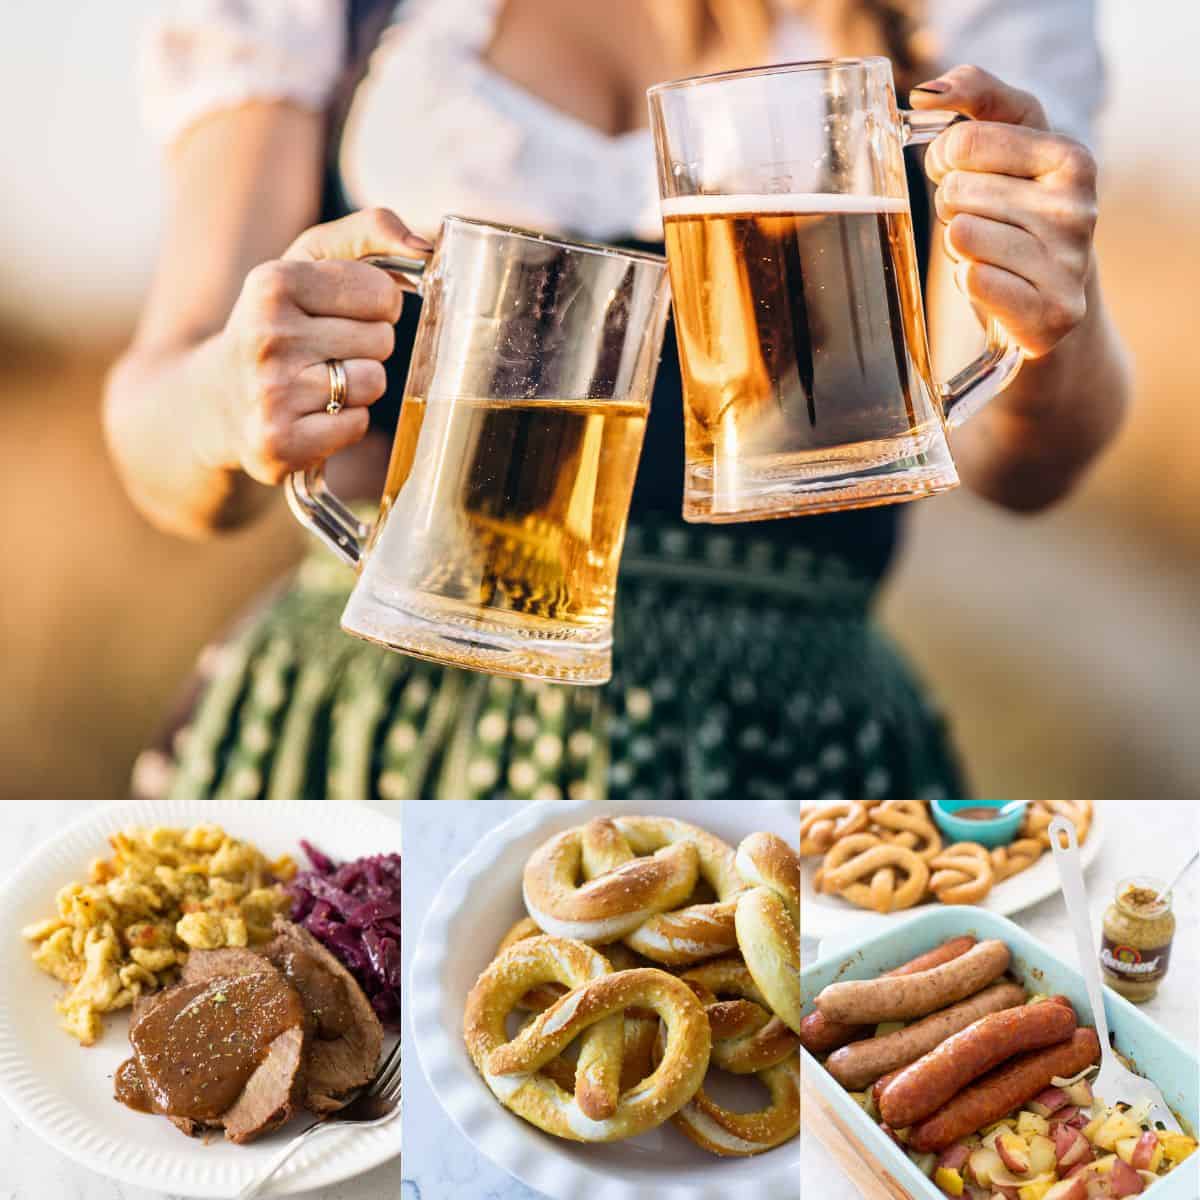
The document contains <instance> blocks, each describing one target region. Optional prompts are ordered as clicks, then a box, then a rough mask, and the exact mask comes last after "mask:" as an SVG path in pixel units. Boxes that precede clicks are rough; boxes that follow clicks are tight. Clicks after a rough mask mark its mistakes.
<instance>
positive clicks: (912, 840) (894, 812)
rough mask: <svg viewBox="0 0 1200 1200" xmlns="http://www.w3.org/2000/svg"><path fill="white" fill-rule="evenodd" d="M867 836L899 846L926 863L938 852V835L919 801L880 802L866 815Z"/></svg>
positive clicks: (940, 837)
mask: <svg viewBox="0 0 1200 1200" xmlns="http://www.w3.org/2000/svg"><path fill="white" fill-rule="evenodd" d="M870 819H871V832H872V833H874V834H875V835H876V836H877V837H878V838H879V840H880V841H882V842H887V843H888V844H890V845H895V846H903V847H904V848H905V849H906V850H912V851H914V852H915V853H916V854H919V855H920V856H921V857H922V858H923V859H924V860H925V861H926V862H929V861H931V860H932V859H934V858H936V857H937V856H938V854H939V853H940V852H941V849H942V835H941V834H940V833H938V831H937V827H936V826H935V825H934V823H933V821H932V820H931V819H930V816H929V809H927V808H926V807H925V805H924V804H923V803H922V802H921V801H920V800H884V801H883V802H882V803H880V804H879V805H878V806H877V807H876V808H874V809H872V810H871V812H870Z"/></svg>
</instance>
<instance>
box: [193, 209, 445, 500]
mask: <svg viewBox="0 0 1200 1200" xmlns="http://www.w3.org/2000/svg"><path fill="white" fill-rule="evenodd" d="M430 249H432V247H431V246H430V245H429V243H428V242H426V241H425V240H424V239H423V238H420V237H418V236H417V235H416V234H414V233H412V232H410V230H409V229H408V228H407V226H406V225H405V224H404V223H403V222H402V221H401V220H400V218H399V217H397V216H396V214H395V213H393V212H390V211H389V210H387V209H383V208H375V209H366V210H364V211H362V212H357V213H354V214H352V215H351V216H348V217H344V218H343V219H342V220H340V221H333V222H330V223H329V224H327V225H315V226H313V227H312V228H311V229H308V230H306V231H305V232H304V233H302V234H301V235H300V236H299V237H298V238H297V239H296V240H295V241H294V242H293V243H292V245H291V246H290V247H289V248H288V250H287V251H286V253H285V254H284V256H283V257H282V258H280V259H275V260H273V261H270V262H265V263H262V264H261V265H260V266H257V267H255V268H254V269H253V270H252V271H251V272H250V273H249V274H248V275H247V276H246V280H245V283H244V284H243V286H242V290H241V293H240V295H239V296H238V299H237V302H236V303H235V304H234V307H233V311H232V312H231V313H230V315H229V320H228V321H227V322H226V324H225V327H224V330H223V331H222V333H221V334H220V337H219V340H220V343H221V346H222V351H223V353H224V355H225V356H226V360H227V366H228V368H229V372H230V374H231V377H232V379H233V382H234V386H233V387H232V389H231V390H230V392H229V393H228V394H227V395H226V396H225V398H224V408H223V412H222V425H223V427H224V430H225V437H224V438H223V441H224V443H225V446H224V451H223V454H224V455H227V456H230V457H232V459H233V461H232V462H224V463H219V464H213V465H220V466H237V467H240V468H241V469H242V470H243V471H245V472H246V473H247V474H248V475H250V476H251V477H252V478H254V479H257V480H258V481H259V482H260V483H267V484H277V483H280V482H282V481H283V479H285V478H286V477H287V475H288V474H289V473H290V472H292V471H296V470H302V469H304V468H306V467H310V466H312V465H314V464H315V463H318V462H321V461H323V460H324V459H326V458H328V457H329V456H330V455H332V454H334V453H336V452H337V451H338V450H342V449H344V448H345V447H347V446H350V445H353V444H354V443H355V442H357V441H359V440H360V439H361V438H362V437H363V435H364V434H365V433H366V432H367V425H368V421H369V416H368V409H369V406H370V405H371V404H373V403H374V402H375V401H376V400H378V399H379V397H380V396H382V395H383V393H384V388H385V386H386V376H385V372H384V368H383V363H384V361H385V360H386V359H387V358H388V357H389V356H390V355H391V353H392V348H393V344H394V331H393V328H392V326H393V325H395V323H396V321H397V320H398V319H399V317H400V308H401V305H402V303H403V297H404V294H403V290H402V288H401V287H400V285H399V284H398V283H397V282H396V281H395V280H394V279H393V278H392V277H391V276H390V275H388V274H387V272H386V271H382V270H380V269H379V268H378V267H372V266H368V265H367V264H366V263H362V262H356V261H354V260H355V259H359V258H362V257H364V256H365V255H368V254H406V255H412V254H413V253H414V252H415V253H418V254H424V253H427V252H428V251H429V250H430ZM333 358H336V359H340V360H341V361H342V363H343V364H344V366H345V370H346V380H347V396H346V402H345V403H346V407H345V408H344V409H343V410H342V411H341V412H339V413H337V414H336V415H331V414H329V413H327V412H326V411H325V406H326V404H327V403H328V401H329V394H330V392H329V372H328V368H327V367H326V365H325V364H326V362H327V361H328V360H329V359H333Z"/></svg>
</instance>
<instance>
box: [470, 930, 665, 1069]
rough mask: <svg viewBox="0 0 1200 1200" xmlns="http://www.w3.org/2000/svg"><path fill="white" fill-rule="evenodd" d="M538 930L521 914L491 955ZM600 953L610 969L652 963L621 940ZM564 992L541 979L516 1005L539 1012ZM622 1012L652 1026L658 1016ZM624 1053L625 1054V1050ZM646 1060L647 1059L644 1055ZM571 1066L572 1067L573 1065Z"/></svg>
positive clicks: (497, 953)
mask: <svg viewBox="0 0 1200 1200" xmlns="http://www.w3.org/2000/svg"><path fill="white" fill-rule="evenodd" d="M541 932H542V931H541V930H540V929H539V928H538V927H537V925H536V923H535V922H534V920H533V918H532V917H522V918H521V919H520V920H519V921H518V922H517V923H516V924H515V925H513V926H512V927H511V928H510V929H509V931H508V932H507V933H506V934H505V935H504V937H503V938H501V939H500V945H498V946H497V947H496V954H495V955H493V956H492V957H493V958H495V957H497V956H498V955H500V954H502V953H503V952H504V951H505V950H507V949H508V948H509V946H512V945H515V944H516V943H517V942H521V941H524V940H525V939H526V938H531V937H538V936H539V935H540V934H541ZM604 957H605V958H606V959H608V964H609V966H610V967H611V968H612V969H613V970H614V971H628V970H630V969H631V968H633V967H645V966H650V965H653V964H651V963H650V962H649V960H647V959H645V958H643V957H642V956H641V955H640V954H635V953H634V952H633V951H632V950H630V949H629V947H628V946H625V945H624V944H622V943H621V942H614V943H613V944H612V945H611V946H605V947H604ZM566 994H567V989H566V988H565V987H563V985H562V984H561V983H543V984H541V985H540V986H539V987H535V988H531V989H530V990H529V991H528V992H526V993H525V995H524V996H522V997H521V999H520V1002H519V1003H518V1004H517V1007H518V1008H524V1009H530V1010H532V1011H533V1012H535V1013H539V1012H542V1011H543V1010H544V1009H547V1008H549V1007H550V1005H552V1004H556V1003H557V1002H558V1001H559V1000H561V999H562V998H563V997H564V996H565V995H566ZM625 1015H626V1016H627V1017H640V1018H642V1019H644V1020H647V1021H654V1022H655V1028H656V1029H657V1028H658V1024H657V1023H658V1017H657V1016H655V1014H654V1013H652V1012H650V1011H649V1010H648V1009H630V1011H629V1012H628V1013H626V1014H625ZM626 1029H628V1023H627V1024H626ZM626 1057H628V1054H627V1055H626ZM646 1061H649V1058H648V1056H647V1059H646ZM571 1069H572V1071H573V1070H574V1067H572V1068H571Z"/></svg>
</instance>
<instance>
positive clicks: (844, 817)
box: [800, 800, 871, 858]
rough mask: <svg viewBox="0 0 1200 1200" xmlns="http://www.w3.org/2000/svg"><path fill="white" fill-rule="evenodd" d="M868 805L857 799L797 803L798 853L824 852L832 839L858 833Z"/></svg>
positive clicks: (866, 813)
mask: <svg viewBox="0 0 1200 1200" xmlns="http://www.w3.org/2000/svg"><path fill="white" fill-rule="evenodd" d="M870 807H871V806H869V805H868V804H867V803H864V802H863V801H861V800H837V801H821V802H820V803H812V804H803V805H801V806H800V855H801V857H802V858H804V857H807V856H809V855H811V854H824V853H825V851H826V850H828V849H829V847H830V846H832V845H833V844H834V842H839V841H841V839H842V838H844V837H849V836H850V835H851V834H852V833H862V832H863V831H864V830H865V829H866V827H867V820H868V815H869V809H870Z"/></svg>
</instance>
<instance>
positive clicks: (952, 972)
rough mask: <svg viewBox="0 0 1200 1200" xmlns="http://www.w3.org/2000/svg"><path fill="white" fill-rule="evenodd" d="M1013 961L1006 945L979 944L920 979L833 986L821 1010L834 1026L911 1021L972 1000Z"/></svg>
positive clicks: (820, 1000) (819, 998)
mask: <svg viewBox="0 0 1200 1200" xmlns="http://www.w3.org/2000/svg"><path fill="white" fill-rule="evenodd" d="M1011 959H1012V955H1011V954H1009V952H1008V947H1007V946H1006V945H1005V944H1004V943H1003V942H1001V941H997V940H995V939H992V940H991V941H987V942H980V943H979V944H978V945H977V946H972V947H971V949H970V950H968V951H967V952H966V954H964V955H962V956H961V957H959V958H954V959H951V960H950V962H948V963H943V964H942V965H941V966H940V967H932V968H931V969H929V970H927V971H918V972H917V974H915V975H903V976H900V977H898V978H895V979H887V978H884V977H882V976H881V977H880V978H878V979H854V980H848V981H847V982H845V983H831V984H830V985H829V986H828V987H827V988H825V989H824V990H823V991H822V992H821V993H820V995H818V996H817V1009H818V1010H819V1011H820V1012H822V1013H824V1014H825V1016H827V1017H828V1018H829V1019H830V1020H832V1021H845V1022H847V1023H849V1024H856V1025H867V1024H870V1023H871V1022H873V1021H908V1020H911V1019H912V1018H913V1017H923V1016H925V1015H926V1014H927V1013H931V1012H934V1011H936V1010H937V1009H939V1008H945V1007H946V1005H947V1004H953V1003H954V1002H955V1001H956V1000H962V999H964V998H965V997H967V996H973V995H974V994H975V993H976V992H977V991H979V989H980V988H982V987H986V986H987V985H988V984H989V983H991V982H992V980H993V979H997V978H999V977H1000V976H1001V975H1003V974H1004V972H1005V971H1007V970H1008V964H1009V962H1010V961H1011Z"/></svg>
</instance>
